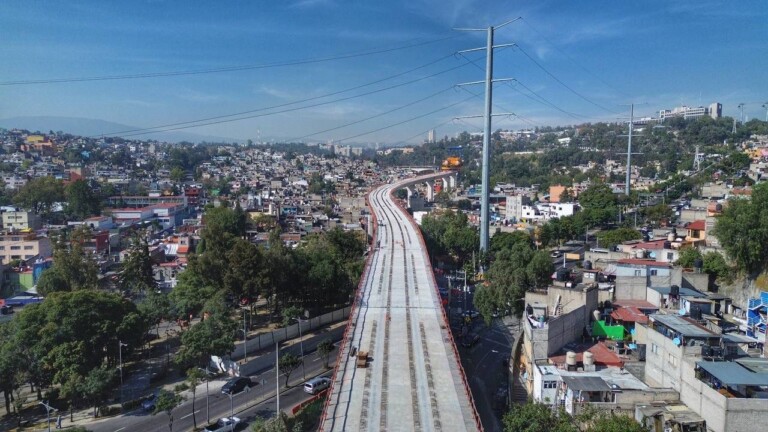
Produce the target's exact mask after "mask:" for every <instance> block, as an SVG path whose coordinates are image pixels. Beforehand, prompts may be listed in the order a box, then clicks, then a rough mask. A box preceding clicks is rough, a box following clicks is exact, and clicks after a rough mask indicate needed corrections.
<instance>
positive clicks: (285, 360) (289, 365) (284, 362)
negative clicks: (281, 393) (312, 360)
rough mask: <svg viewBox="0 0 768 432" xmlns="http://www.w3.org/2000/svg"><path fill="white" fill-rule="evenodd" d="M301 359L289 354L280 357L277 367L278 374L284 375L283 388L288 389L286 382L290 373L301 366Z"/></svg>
mask: <svg viewBox="0 0 768 432" xmlns="http://www.w3.org/2000/svg"><path fill="white" fill-rule="evenodd" d="M301 362H302V359H300V358H299V357H297V356H296V355H294V354H291V353H285V354H283V355H282V356H281V357H280V360H279V361H278V363H277V367H278V368H279V369H280V373H281V374H282V375H285V386H286V387H288V380H289V379H290V377H291V373H292V372H293V371H295V370H296V369H298V368H299V366H301Z"/></svg>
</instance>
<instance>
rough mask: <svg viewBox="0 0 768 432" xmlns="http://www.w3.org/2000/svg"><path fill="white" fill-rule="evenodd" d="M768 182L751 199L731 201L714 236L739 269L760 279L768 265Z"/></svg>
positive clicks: (757, 189) (714, 230)
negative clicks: (758, 276) (767, 216)
mask: <svg viewBox="0 0 768 432" xmlns="http://www.w3.org/2000/svg"><path fill="white" fill-rule="evenodd" d="M766 214H768V183H760V184H758V185H755V187H753V188H752V196H751V198H731V199H730V200H729V201H728V205H727V206H725V208H724V209H723V213H722V214H721V215H720V217H718V218H717V221H716V222H715V227H714V229H713V230H712V234H713V235H714V236H715V237H717V239H718V240H719V241H720V244H721V245H722V246H723V249H725V251H726V252H727V253H728V256H729V257H730V258H731V259H733V260H734V261H735V263H736V265H737V266H738V267H739V269H741V270H744V271H746V272H747V273H748V274H750V275H751V276H753V277H754V276H756V275H757V274H758V273H759V272H761V271H762V270H763V269H765V267H766V264H767V263H768V218H766V217H765V215H766Z"/></svg>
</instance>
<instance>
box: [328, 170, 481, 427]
mask: <svg viewBox="0 0 768 432" xmlns="http://www.w3.org/2000/svg"><path fill="white" fill-rule="evenodd" d="M439 175H440V174H433V175H428V176H422V177H418V178H414V179H408V180H403V181H401V182H398V183H396V184H392V185H385V186H382V187H380V188H378V189H376V190H375V191H373V192H372V193H371V194H370V195H369V202H370V205H371V208H372V210H373V213H374V219H375V221H376V222H375V223H377V224H378V226H377V230H376V236H375V238H374V242H373V245H374V250H373V251H372V254H371V255H370V256H369V261H368V264H367V266H366V270H365V272H364V274H363V278H362V281H361V283H360V287H359V289H358V293H357V297H356V302H355V306H354V309H353V311H352V313H351V315H350V323H349V326H348V329H347V333H346V336H345V343H344V344H343V348H342V350H341V351H340V353H339V360H338V364H337V367H336V372H335V374H334V379H333V385H332V387H331V390H330V392H329V399H328V402H327V404H326V407H325V410H324V413H323V419H322V424H321V427H320V430H321V431H384V430H393V431H477V430H481V429H482V426H481V424H480V422H479V419H478V416H477V413H476V411H475V408H474V403H473V401H472V396H471V393H470V391H469V388H468V386H467V384H466V378H465V376H464V372H463V370H462V368H461V363H460V360H459V358H458V352H457V351H456V346H455V344H454V341H453V339H452V337H451V333H450V331H449V326H448V322H447V321H446V317H445V314H444V310H443V307H442V305H441V301H440V295H439V293H438V292H437V287H436V284H435V280H434V275H433V273H432V269H431V268H430V263H429V259H428V256H427V251H426V248H425V246H424V242H423V240H422V238H421V233H420V232H419V230H418V228H417V227H416V225H415V224H414V223H413V221H412V220H411V218H410V216H408V215H407V213H406V212H405V211H404V210H403V209H401V208H400V207H399V206H398V204H397V203H396V202H395V201H394V199H393V198H392V195H391V193H392V192H393V191H394V190H396V189H399V188H402V187H405V186H407V185H412V184H414V183H418V182H423V181H426V180H429V179H432V178H435V177H436V176H439ZM377 242H378V244H379V247H378V248H376V244H377ZM355 351H367V352H368V362H367V367H365V368H362V367H357V358H356V356H355V355H354V352H355Z"/></svg>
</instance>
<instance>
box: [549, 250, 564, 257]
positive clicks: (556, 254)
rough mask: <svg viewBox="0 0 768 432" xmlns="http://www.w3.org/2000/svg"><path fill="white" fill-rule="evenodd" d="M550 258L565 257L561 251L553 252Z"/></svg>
mask: <svg viewBox="0 0 768 432" xmlns="http://www.w3.org/2000/svg"><path fill="white" fill-rule="evenodd" d="M549 256H551V257H552V258H560V257H561V256H563V253H562V252H560V251H559V250H554V251H552V253H551V254H549Z"/></svg>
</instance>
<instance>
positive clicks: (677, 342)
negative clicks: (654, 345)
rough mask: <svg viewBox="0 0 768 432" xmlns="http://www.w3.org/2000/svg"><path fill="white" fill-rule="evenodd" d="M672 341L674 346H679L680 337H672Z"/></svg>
mask: <svg viewBox="0 0 768 432" xmlns="http://www.w3.org/2000/svg"><path fill="white" fill-rule="evenodd" d="M672 343H673V344H675V345H676V346H680V338H674V339H672Z"/></svg>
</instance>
